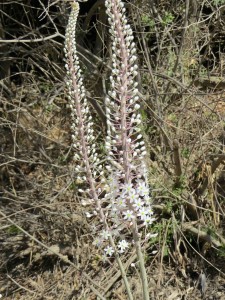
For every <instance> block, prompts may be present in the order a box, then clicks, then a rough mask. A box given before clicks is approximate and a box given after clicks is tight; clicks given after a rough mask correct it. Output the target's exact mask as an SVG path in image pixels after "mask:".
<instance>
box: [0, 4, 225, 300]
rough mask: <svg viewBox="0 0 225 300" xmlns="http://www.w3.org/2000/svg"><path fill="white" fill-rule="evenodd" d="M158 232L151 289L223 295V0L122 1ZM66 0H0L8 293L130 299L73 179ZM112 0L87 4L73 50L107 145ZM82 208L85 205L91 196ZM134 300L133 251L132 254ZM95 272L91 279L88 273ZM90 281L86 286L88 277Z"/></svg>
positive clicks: (157, 294) (2, 247) (4, 280)
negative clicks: (98, 242) (132, 45)
mask: <svg viewBox="0 0 225 300" xmlns="http://www.w3.org/2000/svg"><path fill="white" fill-rule="evenodd" d="M127 8H128V14H129V19H130V21H131V24H132V26H133V28H134V32H135V39H136V43H137V46H138V52H139V53H138V55H139V65H140V70H141V71H140V76H139V77H140V96H141V98H142V100H143V102H142V116H143V120H144V121H143V131H144V133H145V138H146V140H147V142H148V150H149V173H150V174H149V181H150V184H151V186H152V193H153V199H154V203H153V204H154V208H155V212H156V216H157V222H156V223H155V224H154V225H153V228H152V232H154V233H158V237H157V238H155V239H154V241H152V242H151V243H150V244H149V245H147V247H146V261H147V262H148V267H147V271H148V274H149V283H150V295H151V297H152V299H170V300H173V299H174V300H176V299H177V300H178V299H218V300H219V299H220V300H223V299H225V296H224V294H225V277H224V275H225V267H224V266H225V264H224V255H225V248H224V246H225V236H224V231H225V227H224V226H225V219H224V218H225V215H224V209H225V202H224V196H225V169H224V161H225V153H224V143H225V131H224V130H225V129H224V125H225V123H224V117H225V102H224V99H225V92H224V87H225V80H224V75H225V42H224V40H225V38H224V36H225V33H224V16H225V1H222V0H212V1H203V0H202V1H191V0H190V1H189V0H186V1H183V0H182V1H176V0H172V1H166V0H160V1H147V0H135V1H127ZM68 9H69V6H68V4H67V3H66V2H65V1H37V0H35V1H32V0H27V1H2V3H1V4H0V55H1V56H0V57H1V59H0V70H1V72H0V90H1V91H0V230H1V231H0V232H1V234H0V294H2V296H3V299H20V300H23V299H35V300H37V299H46V300H47V299H49V300H50V299H85V300H86V299H87V300H91V299H98V298H97V297H96V295H95V294H94V293H93V289H92V290H91V289H90V285H91V286H93V287H95V288H96V289H97V290H98V291H99V293H100V294H102V295H105V297H106V298H107V299H126V296H125V295H124V289H123V285H122V283H121V278H120V273H119V272H118V269H117V266H116V263H115V262H114V261H113V260H112V261H110V262H109V263H107V264H104V263H102V262H101V259H100V253H98V251H97V250H96V248H95V247H94V246H93V245H92V242H93V234H92V230H91V227H92V226H93V225H94V221H95V220H92V221H91V222H90V220H89V219H86V215H85V210H86V207H87V206H85V205H88V203H84V202H82V201H81V199H80V195H79V192H78V189H79V186H80V185H81V184H82V183H81V182H79V181H78V180H76V178H74V164H73V161H72V156H73V153H72V149H71V140H70V129H69V128H70V117H69V116H70V112H69V108H68V105H67V95H66V89H65V84H64V77H65V70H64V61H63V47H64V46H63V45H64V32H65V26H66V24H67V18H68ZM106 28H107V23H106V16H105V12H104V1H102V0H99V1H94V0H93V1H92V0H89V1H88V2H87V3H82V4H81V15H80V22H79V31H78V36H77V41H78V45H77V47H78V51H79V53H80V59H81V61H82V63H83V66H82V67H83V72H84V77H85V81H86V86H87V88H88V92H89V94H88V96H89V100H90V101H91V104H92V107H93V116H94V118H95V120H96V124H97V125H96V130H97V131H99V137H98V139H99V140H98V142H99V145H100V146H101V148H100V151H102V152H103V151H104V146H103V142H102V138H103V136H104V134H105V113H104V101H103V99H104V95H105V89H106V88H107V84H108V81H107V76H108V74H109V69H110V55H111V50H110V41H109V38H108V33H107V30H106ZM84 204H85V205H84ZM127 259H128V262H127V268H128V276H129V278H130V280H131V283H132V288H133V292H134V295H135V296H134V297H135V299H141V298H140V288H139V286H138V284H137V283H138V278H137V274H136V272H135V267H133V268H132V267H129V266H130V264H131V263H132V262H135V260H136V257H135V256H134V255H132V253H130V256H129V257H127ZM88 276H89V277H88ZM90 278H91V279H92V281H93V282H90V280H89V279H90Z"/></svg>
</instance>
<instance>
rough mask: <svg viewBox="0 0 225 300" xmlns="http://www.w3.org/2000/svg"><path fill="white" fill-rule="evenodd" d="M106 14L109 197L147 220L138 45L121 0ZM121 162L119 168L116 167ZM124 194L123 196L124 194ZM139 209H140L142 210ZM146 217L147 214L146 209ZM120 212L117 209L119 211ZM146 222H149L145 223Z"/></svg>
mask: <svg viewBox="0 0 225 300" xmlns="http://www.w3.org/2000/svg"><path fill="white" fill-rule="evenodd" d="M105 4H106V7H107V10H106V12H107V15H108V20H109V24H110V35H111V38H112V52H113V54H112V66H113V68H112V75H111V76H110V90H109V92H108V97H107V98H106V114H107V125H108V131H107V142H106V149H107V150H108V161H109V166H108V169H109V170H111V172H112V177H113V179H114V181H116V182H117V186H120V187H121V186H122V185H123V188H117V192H116V193H115V190H112V189H111V193H109V198H111V199H112V198H113V199H114V204H115V205H117V203H118V201H119V202H120V203H121V197H123V198H125V199H126V201H125V202H126V207H125V208H124V202H123V206H121V205H120V206H118V209H120V212H121V216H125V217H126V219H128V218H127V215H128V214H129V213H130V212H131V211H133V216H135V217H136V218H138V217H139V219H140V212H141V217H142V218H141V219H142V220H143V221H145V217H146V218H149V217H150V218H151V216H149V214H148V211H151V210H150V207H149V201H148V199H149V197H150V196H149V187H148V183H147V176H146V173H147V172H146V170H147V168H146V165H145V156H146V149H145V143H144V141H143V137H142V135H141V133H140V127H139V126H140V123H141V116H140V113H139V109H140V105H139V97H138V89H137V86H138V83H137V80H136V76H137V74H138V73H137V69H138V66H137V64H136V61H137V56H136V48H135V44H134V41H133V40H134V37H133V32H132V29H131V26H130V25H129V24H128V22H127V18H126V15H125V7H124V4H123V2H122V1H121V0H106V1H105ZM118 165H119V168H117V167H116V166H118ZM121 194H122V196H121ZM139 210H140V211H139ZM145 211H146V216H145V217H144V212H145ZM117 213H118V212H117ZM145 223H146V222H145Z"/></svg>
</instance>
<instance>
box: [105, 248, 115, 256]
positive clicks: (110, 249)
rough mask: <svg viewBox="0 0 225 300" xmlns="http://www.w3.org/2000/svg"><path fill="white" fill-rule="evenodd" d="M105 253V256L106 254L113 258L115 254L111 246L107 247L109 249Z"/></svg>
mask: <svg viewBox="0 0 225 300" xmlns="http://www.w3.org/2000/svg"><path fill="white" fill-rule="evenodd" d="M104 251H105V254H106V255H109V256H112V254H113V253H114V250H113V248H112V247H110V246H107V247H106V248H105V249H104Z"/></svg>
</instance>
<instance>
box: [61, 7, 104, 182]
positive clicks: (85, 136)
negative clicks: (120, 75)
mask: <svg viewBox="0 0 225 300" xmlns="http://www.w3.org/2000/svg"><path fill="white" fill-rule="evenodd" d="M71 7H72V10H71V13H70V17H69V21H68V25H67V28H66V34H65V48H64V51H65V57H66V65H65V66H66V70H67V82H66V83H67V87H68V98H69V106H70V109H71V119H72V124H71V130H72V142H73V144H72V145H73V149H74V153H75V154H74V161H75V163H76V168H75V171H76V172H77V174H79V176H82V177H79V176H78V177H77V179H78V180H81V181H87V180H88V181H90V178H87V177H86V176H87V173H89V177H90V172H91V175H92V177H97V176H98V175H100V174H102V173H103V171H102V166H101V165H100V164H99V158H98V155H97V152H96V144H95V136H94V130H93V121H92V116H91V114H90V111H89V106H88V102H87V98H86V95H85V88H84V85H83V78H82V74H81V68H80V65H79V58H78V56H77V51H76V43H75V41H76V39H75V33H76V23H77V17H78V13H79V4H78V3H77V2H73V3H71ZM89 171H90V172H89Z"/></svg>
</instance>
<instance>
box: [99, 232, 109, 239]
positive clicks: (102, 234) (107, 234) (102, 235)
mask: <svg viewBox="0 0 225 300" xmlns="http://www.w3.org/2000/svg"><path fill="white" fill-rule="evenodd" d="M100 235H101V237H102V239H103V240H108V237H109V236H110V234H109V232H108V231H107V230H103V231H102V232H101V233H100Z"/></svg>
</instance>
